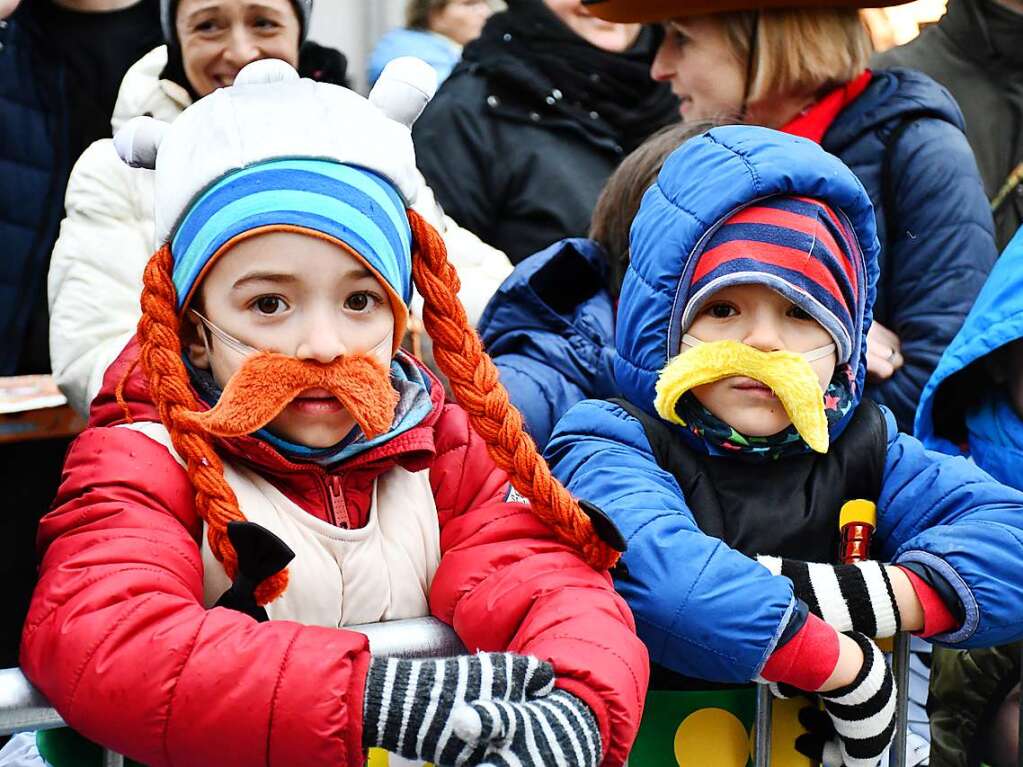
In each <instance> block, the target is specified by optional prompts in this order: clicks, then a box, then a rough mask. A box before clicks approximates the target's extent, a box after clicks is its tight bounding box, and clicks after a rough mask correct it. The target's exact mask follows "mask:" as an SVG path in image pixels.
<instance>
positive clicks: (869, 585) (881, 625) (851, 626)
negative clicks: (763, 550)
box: [757, 555, 900, 638]
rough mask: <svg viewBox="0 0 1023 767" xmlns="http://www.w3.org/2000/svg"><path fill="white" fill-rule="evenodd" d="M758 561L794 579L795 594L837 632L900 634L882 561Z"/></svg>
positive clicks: (772, 558)
mask: <svg viewBox="0 0 1023 767" xmlns="http://www.w3.org/2000/svg"><path fill="white" fill-rule="evenodd" d="M757 561H758V562H759V563H760V564H762V565H763V566H764V567H766V568H767V569H768V570H770V571H771V572H772V573H773V574H774V575H784V576H785V577H786V578H788V579H789V580H790V581H792V588H793V590H794V591H795V594H796V597H797V598H798V599H802V600H803V601H804V602H806V604H807V606H808V607H809V608H810V612H812V613H814V614H815V615H817V616H819V617H820V618H823V619H824V621H825V622H826V623H829V624H831V626H833V627H834V628H835V630H836V631H842V632H846V631H857V632H859V633H861V634H866V635H867V636H869V637H874V638H881V637H890V636H894V635H895V634H896V633H898V631H899V626H900V617H899V607H898V605H897V604H896V602H895V592H894V591H893V590H892V582H891V579H889V577H888V573H887V571H886V570H885V566H884V565H883V564H881V563H880V562H872V561H868V562H858V563H856V564H853V565H827V564H822V563H818V562H800V561H799V560H796V559H782V558H781V557H767V556H763V555H761V556H758V557H757Z"/></svg>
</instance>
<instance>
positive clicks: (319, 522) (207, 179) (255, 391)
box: [22, 60, 647, 767]
mask: <svg viewBox="0 0 1023 767" xmlns="http://www.w3.org/2000/svg"><path fill="white" fill-rule="evenodd" d="M403 66H404V67H405V68H404V69H402V67H403ZM420 75H421V70H419V69H417V68H416V67H415V66H413V64H412V63H410V62H408V61H407V60H406V61H405V62H404V64H399V65H398V66H397V68H396V69H395V70H392V72H391V75H390V76H387V75H386V74H385V76H384V77H382V78H381V82H380V84H378V86H377V89H376V90H375V92H374V94H373V95H372V97H371V99H372V101H367V100H365V99H363V98H361V97H359V96H357V95H356V94H354V93H352V92H350V91H347V90H345V89H342V88H337V87H335V86H327V85H322V84H315V83H312V82H311V81H306V80H298V77H297V75H296V74H295V73H294V71H293V70H291V69H290V67H288V66H287V65H284V64H283V63H282V62H277V61H262V62H257V63H255V64H252V65H250V66H249V67H246V69H245V70H243V71H242V72H241V73H240V74H239V76H238V78H237V80H236V82H235V84H234V86H233V87H230V88H225V89H221V90H219V91H217V92H216V93H215V94H213V95H211V96H209V97H207V98H206V99H203V100H201V101H199V102H198V103H197V104H196V105H195V106H193V107H192V108H190V109H189V110H188V111H187V112H186V113H184V114H183V115H182V116H181V117H180V118H179V119H178V120H177V121H176V122H175V123H174V124H173V125H172V126H165V125H163V124H160V123H156V122H155V121H152V120H147V118H140V120H141V122H135V123H132V124H131V125H130V126H129V128H128V129H127V130H126V131H125V132H124V133H122V134H119V136H118V141H117V144H118V149H119V151H120V152H121V154H122V157H125V158H126V160H128V161H130V162H132V163H133V164H136V165H143V166H148V167H155V171H156V200H155V202H156V221H157V242H158V243H161V244H162V245H163V246H162V247H161V248H160V250H158V251H157V253H156V254H155V255H154V257H153V259H152V260H151V262H150V263H149V266H148V267H147V270H146V274H145V278H144V282H145V287H144V290H143V295H142V306H143V317H142V320H141V322H140V324H139V332H138V336H137V342H134V343H133V344H132V345H130V346H129V347H128V349H126V351H125V353H124V354H123V355H122V357H121V359H120V360H119V361H118V362H117V363H115V365H114V366H113V367H112V368H111V369H110V371H109V372H108V374H107V381H106V390H105V392H104V393H103V394H101V395H100V397H99V398H97V401H96V402H95V403H94V406H93V411H92V415H91V420H90V428H89V429H88V430H87V431H86V432H85V433H84V434H83V435H82V436H81V437H80V438H79V439H78V440H77V442H76V443H75V445H74V447H73V448H72V450H71V452H70V454H69V456H68V459H67V464H66V467H65V474H64V481H63V485H62V488H61V492H60V495H59V497H58V499H57V502H56V506H55V510H54V511H53V512H52V513H51V514H49V515H48V516H47V517H46V518H45V519H44V520H43V522H42V524H41V528H40V546H41V549H42V553H43V562H42V568H41V576H40V582H39V585H38V587H37V590H36V593H35V596H34V598H33V602H32V608H31V612H30V615H29V619H28V622H27V624H26V627H25V632H24V638H23V646H22V664H23V667H24V669H25V672H26V674H27V675H28V676H29V678H30V679H32V681H33V682H34V683H35V684H36V685H38V686H39V688H40V689H41V690H42V691H43V693H44V694H46V695H47V696H48V697H49V699H50V700H51V701H52V702H53V703H54V705H55V706H56V707H57V709H58V710H59V711H60V712H61V714H62V715H63V716H64V718H65V719H66V721H67V722H68V724H69V725H71V726H72V727H74V728H76V729H77V730H79V731H80V732H81V733H82V734H83V735H85V736H86V737H88V738H90V739H93V740H95V741H97V742H99V743H102V744H104V745H105V746H108V747H110V748H113V749H115V750H116V751H119V752H121V753H124V754H126V755H128V756H130V757H132V758H133V759H136V760H139V761H142V762H144V763H146V764H149V765H162V764H168V765H169V764H188V765H199V764H209V763H216V764H219V765H225V766H226V765H253V764H268V765H269V764H277V765H298V764H310V765H312V764H330V765H357V764H362V763H363V761H364V758H365V749H367V748H370V747H380V748H384V749H386V750H388V751H392V752H396V753H400V754H402V755H403V756H405V757H407V758H412V759H423V760H428V761H431V762H434V763H436V764H439V765H462V764H480V763H486V764H493V765H504V764H522V765H535V766H536V767H540V765H546V764H558V765H589V766H593V767H595V766H596V765H598V764H609V765H611V764H615V765H616V764H621V763H622V762H623V761H624V759H625V756H626V754H627V753H628V749H629V747H630V745H631V743H632V740H633V737H634V735H635V732H636V728H637V726H638V722H639V716H640V711H641V705H642V704H641V701H642V700H643V696H644V693H645V687H646V678H647V665H646V663H647V662H646V655H645V652H644V650H643V647H642V645H641V644H640V642H639V640H638V639H637V638H636V636H635V634H634V628H633V623H632V618H631V615H630V613H629V611H628V608H627V607H626V606H625V604H624V602H623V600H622V599H621V598H620V597H618V596H617V595H616V594H615V593H614V591H613V590H612V588H611V584H610V580H609V578H608V576H607V574H606V572H605V571H606V568H607V567H608V566H609V565H611V564H613V562H614V561H615V556H616V552H615V551H614V550H613V549H612V548H611V547H610V546H609V545H608V544H606V543H604V542H603V541H602V540H600V539H599V538H598V537H597V536H596V534H595V533H594V526H593V524H592V523H591V521H590V519H589V518H588V516H587V515H586V514H585V513H583V511H582V509H581V508H580V506H579V504H577V503H576V502H575V501H573V500H572V499H571V498H570V497H569V496H568V494H567V493H566V492H565V491H564V489H563V488H562V487H561V486H560V485H558V484H557V483H555V482H554V481H553V480H552V479H551V477H550V475H549V474H548V473H547V470H546V467H545V466H544V464H543V463H542V461H540V460H539V458H538V457H537V456H536V454H535V450H534V449H533V448H532V445H531V443H530V442H529V441H528V440H526V439H524V438H523V434H522V431H521V426H520V421H519V419H518V418H517V415H516V414H515V413H514V411H511V410H509V408H508V407H507V399H506V396H505V395H504V393H503V390H502V389H500V387H499V385H498V384H497V380H496V379H497V377H496V373H495V371H494V368H493V366H492V364H491V363H490V362H489V360H488V359H487V358H486V357H485V356H484V355H483V354H482V352H481V350H480V346H479V341H478V339H477V338H476V337H475V336H474V334H472V333H471V331H469V330H468V328H467V325H466V323H465V317H464V313H463V312H462V310H461V308H460V306H459V305H458V303H457V300H456V299H455V292H456V290H457V278H456V277H455V275H454V272H453V270H452V269H451V268H450V266H448V265H447V263H446V261H445V259H444V253H443V245H442V243H441V240H440V239H439V238H438V236H437V234H436V233H435V232H434V231H433V230H432V229H431V228H430V227H429V225H427V224H425V223H424V222H423V221H422V220H421V219H419V218H418V217H417V216H416V215H415V214H414V213H413V212H411V211H407V210H406V208H407V206H408V204H409V203H410V202H411V201H412V198H413V197H414V194H415V190H416V187H417V184H418V176H417V173H416V171H415V166H414V158H413V153H412V144H411V138H410V134H409V127H408V126H409V125H410V124H411V122H412V121H413V120H414V119H415V116H416V115H417V114H418V112H419V111H420V110H421V108H422V106H423V105H425V101H426V100H427V99H428V96H425V95H424V94H426V93H429V92H430V91H431V87H428V85H429V84H428V83H427V84H426V85H424V84H423V82H422V81H421V80H420ZM392 117H394V118H395V119H392ZM413 254H414V257H413ZM112 257H116V254H112ZM413 271H414V272H415V279H416V284H417V286H418V288H419V290H420V292H422V293H423V295H424V297H425V299H426V312H425V317H426V321H427V326H428V327H430V328H431V334H432V335H433V338H434V342H435V347H434V348H435V353H436V357H437V360H438V362H439V364H440V365H441V367H442V368H443V369H444V371H445V373H446V374H447V375H448V376H449V378H450V380H451V383H452V387H453V389H454V390H455V392H456V393H457V394H458V395H459V398H460V400H461V401H462V402H463V403H464V405H465V407H466V410H465V411H463V410H462V409H460V408H459V407H457V406H455V405H450V404H445V403H444V394H443V390H442V387H441V386H440V384H439V382H438V381H437V380H436V379H434V378H432V377H431V375H430V373H429V372H428V371H427V370H426V369H425V367H423V366H422V365H421V364H419V363H418V362H417V361H416V360H415V359H414V358H412V357H410V356H408V355H406V354H404V353H403V352H400V351H399V350H398V344H399V342H400V339H401V338H402V335H403V332H404V328H405V321H406V318H407V316H408V315H407V306H408V302H409V300H410V299H411V292H412V273H413ZM466 411H468V412H466ZM509 477H510V478H511V484H510V483H509ZM512 484H514V486H515V488H516V489H513V487H512ZM520 493H521V494H520ZM591 513H592V512H591ZM580 553H581V555H580ZM584 560H585V561H584ZM224 608H229V609H224ZM430 613H432V614H434V615H435V616H437V617H438V618H440V619H441V620H443V621H445V622H447V623H449V624H450V625H451V626H452V627H453V628H454V629H455V631H456V633H457V634H458V636H459V638H460V639H461V640H462V642H463V643H464V644H465V646H466V647H467V648H469V649H470V650H485V651H488V653H481V654H478V655H474V656H473V655H470V656H464V657H460V658H457V659H447V660H422V661H409V660H397V659H382V658H375V657H373V656H372V655H371V654H370V651H369V648H368V645H367V640H366V637H365V636H364V635H363V634H360V633H357V632H354V631H348V630H345V629H344V628H342V627H344V626H351V625H358V624H364V623H373V622H379V621H388V620H395V619H401V618H414V617H421V616H425V615H427V614H430Z"/></svg>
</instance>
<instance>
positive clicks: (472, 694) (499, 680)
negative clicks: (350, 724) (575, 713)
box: [363, 653, 600, 767]
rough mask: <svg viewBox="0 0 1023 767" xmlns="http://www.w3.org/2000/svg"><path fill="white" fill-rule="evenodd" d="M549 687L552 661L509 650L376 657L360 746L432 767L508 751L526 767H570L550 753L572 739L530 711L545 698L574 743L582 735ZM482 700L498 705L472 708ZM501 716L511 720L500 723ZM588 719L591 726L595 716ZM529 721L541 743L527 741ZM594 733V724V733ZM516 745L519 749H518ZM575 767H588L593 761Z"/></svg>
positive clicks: (476, 760)
mask: <svg viewBox="0 0 1023 767" xmlns="http://www.w3.org/2000/svg"><path fill="white" fill-rule="evenodd" d="M553 688H554V670H553V669H552V668H551V666H550V664H548V663H543V662H542V661H540V660H538V659H537V658H533V657H529V656H522V655H514V654H512V653H480V654H479V655H466V656H460V657H458V658H445V659H439V660H404V659H398V658H387V659H383V658H374V659H373V660H371V661H370V667H369V674H368V676H367V680H366V696H365V702H364V706H363V744H364V745H365V746H367V747H378V748H383V749H385V750H387V751H390V752H392V753H396V754H400V755H401V756H404V757H405V758H407V759H420V760H425V761H429V762H433V763H434V764H436V765H438V767H461V766H462V765H478V764H481V763H483V762H487V761H488V760H491V758H492V757H493V758H497V759H500V758H503V755H505V754H507V753H512V754H514V755H515V756H516V757H518V759H519V762H520V763H521V764H522V765H524V766H525V767H530V766H531V765H533V764H536V765H537V767H539V765H545V764H566V765H569V764H576V762H572V761H570V760H562V761H559V760H558V756H557V754H558V753H559V752H558V751H557V750H556V749H557V748H559V747H561V743H562V740H563V739H568V740H571V736H569V735H565V736H563V738H559V737H558V736H557V735H552V734H551V733H554V732H555V730H554V728H553V727H550V726H548V728H547V730H546V731H545V730H543V725H542V724H540V722H541V721H543V717H540V716H537V715H536V714H535V712H536V711H537V710H539V709H542V708H544V707H541V706H539V704H540V702H541V701H545V702H546V701H549V702H550V703H549V705H546V703H545V706H546V710H547V711H549V712H551V713H550V716H551V717H553V718H554V719H556V720H557V721H559V723H560V722H562V720H563V721H564V723H565V725H566V726H567V727H569V728H572V729H573V732H572V734H573V735H575V739H576V740H577V741H581V740H583V739H585V738H586V737H587V735H586V733H585V732H582V730H583V729H584V726H583V725H582V724H579V723H577V719H576V718H573V717H572V716H570V715H569V712H568V710H567V707H566V704H565V703H563V702H562V697H561V695H562V694H561V693H558V694H554V693H552V690H553ZM483 703H499V704H501V708H500V709H499V710H497V709H490V708H484V709H480V708H478V707H479V706H480V705H481V704H483ZM579 705H581V704H579ZM582 708H584V709H585V706H582ZM456 711H457V714H456ZM494 711H497V716H496V718H495V717H494V714H493V713H492V712H494ZM586 713H589V712H588V710H587V711H586ZM558 714H560V715H561V716H560V717H559V716H558ZM504 715H508V716H509V717H511V718H509V719H507V720H506V719H504V718H502V717H503V716H504ZM589 716H590V722H592V721H593V720H592V717H593V715H592V714H589ZM578 719H579V721H583V720H584V719H585V718H584V717H579V718H578ZM520 723H521V727H520V726H519V725H520ZM534 723H535V724H536V726H538V727H540V728H541V729H540V732H541V734H543V735H544V739H543V740H538V739H537V737H536V735H535V734H534V735H532V736H530V734H529V731H530V728H531V726H532V725H533V724H534ZM596 732H597V730H596V724H595V723H594V724H593V733H596ZM590 737H591V738H592V739H593V741H595V742H596V743H597V750H598V758H599V741H600V737H599V735H593V734H591V735H590ZM540 743H542V745H538V744H540ZM529 747H532V748H533V750H535V752H536V754H537V759H538V760H539V761H535V762H534V761H531V760H532V758H533V754H532V753H531V752H530V750H529ZM522 748H524V749H525V750H522V751H521V752H520V749H522ZM492 763H493V764H501V765H503V764H505V762H502V761H493V762H492ZM578 764H580V765H586V767H590V765H591V762H589V761H579V762H578ZM592 764H594V765H595V764H596V762H592Z"/></svg>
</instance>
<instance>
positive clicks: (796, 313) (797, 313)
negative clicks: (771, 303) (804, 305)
mask: <svg viewBox="0 0 1023 767" xmlns="http://www.w3.org/2000/svg"><path fill="white" fill-rule="evenodd" d="M789 317H792V318H793V319H797V320H812V319H813V317H812V316H811V315H809V314H807V313H806V312H805V311H803V310H802V309H800V308H799V307H798V306H793V307H792V308H791V309H789Z"/></svg>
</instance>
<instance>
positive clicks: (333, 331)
mask: <svg viewBox="0 0 1023 767" xmlns="http://www.w3.org/2000/svg"><path fill="white" fill-rule="evenodd" d="M347 353H348V346H347V344H346V343H345V341H344V338H343V337H342V334H341V332H340V329H339V328H338V327H337V325H336V323H334V322H328V321H326V320H325V319H313V320H311V321H310V322H309V323H308V324H307V326H306V329H305V332H304V333H303V338H302V341H301V343H299V345H298V348H297V349H296V350H295V356H296V357H298V358H299V359H301V360H312V361H314V362H322V363H329V362H333V361H334V360H336V359H337V358H338V357H340V356H342V355H344V354H347Z"/></svg>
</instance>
